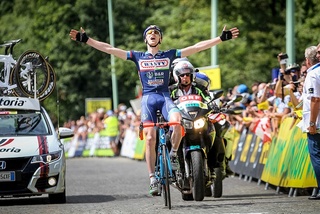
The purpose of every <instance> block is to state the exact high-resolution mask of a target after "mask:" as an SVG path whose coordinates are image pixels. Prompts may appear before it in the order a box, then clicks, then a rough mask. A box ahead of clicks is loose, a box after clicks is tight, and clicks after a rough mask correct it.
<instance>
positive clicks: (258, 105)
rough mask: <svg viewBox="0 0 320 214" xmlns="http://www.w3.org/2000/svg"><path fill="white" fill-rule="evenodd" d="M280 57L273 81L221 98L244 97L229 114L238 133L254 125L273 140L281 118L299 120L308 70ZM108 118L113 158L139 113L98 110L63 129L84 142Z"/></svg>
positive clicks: (137, 121) (241, 86) (240, 87)
mask: <svg viewBox="0 0 320 214" xmlns="http://www.w3.org/2000/svg"><path fill="white" fill-rule="evenodd" d="M281 55H282V53H280V54H279V55H278V61H279V64H280V69H279V70H278V74H277V77H275V78H274V79H273V80H272V81H270V82H255V83H253V84H252V85H250V86H248V85H246V84H239V85H236V86H234V87H233V88H230V89H229V90H228V92H227V93H225V96H224V97H223V98H222V99H225V100H228V99H231V97H232V96H234V95H235V94H241V95H242V96H243V99H242V100H241V101H240V102H238V103H236V104H235V105H236V106H238V107H241V108H242V109H243V110H242V113H240V114H234V115H228V119H229V121H230V122H231V124H232V125H233V127H235V129H236V130H237V131H238V132H239V133H240V132H241V131H242V130H243V129H244V128H248V129H249V130H251V131H252V132H255V128H256V127H257V124H258V123H260V125H262V126H264V129H265V130H270V138H272V137H276V136H277V134H278V131H279V125H280V124H281V121H282V120H283V119H284V118H286V117H294V118H299V117H301V115H299V114H298V113H297V111H296V110H298V109H301V108H302V106H301V94H302V87H303V82H304V78H305V76H306V70H307V68H306V65H305V64H304V62H302V63H301V65H298V64H293V65H286V64H284V63H282V62H281ZM110 116H115V117H116V118H117V119H118V135H117V138H116V142H115V145H111V148H112V149H113V151H114V153H115V155H119V154H120V150H121V145H122V142H123V139H124V137H125V133H126V130H127V129H131V130H135V131H136V132H138V128H139V124H140V112H136V113H135V112H134V111H133V109H132V108H131V107H130V108H128V107H127V106H126V105H125V104H119V105H118V108H117V109H115V110H114V111H112V110H106V109H103V108H99V109H97V111H96V112H93V113H90V114H89V115H87V116H81V117H80V118H79V119H78V120H70V121H68V122H66V123H65V124H64V126H65V127H69V128H71V129H72V130H74V133H75V137H77V138H78V139H79V140H81V141H84V142H85V141H86V140H87V138H88V136H89V135H90V134H92V135H94V134H95V133H99V132H100V131H102V130H106V129H107V128H108V127H107V124H106V123H105V121H106V119H107V118H108V117H110ZM262 121H263V124H262Z"/></svg>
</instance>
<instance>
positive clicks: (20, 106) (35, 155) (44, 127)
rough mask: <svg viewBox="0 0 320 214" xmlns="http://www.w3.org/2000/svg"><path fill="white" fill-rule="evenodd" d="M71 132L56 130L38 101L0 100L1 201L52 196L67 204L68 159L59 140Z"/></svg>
mask: <svg viewBox="0 0 320 214" xmlns="http://www.w3.org/2000/svg"><path fill="white" fill-rule="evenodd" d="M72 136H73V132H72V130H71V129H67V128H59V130H58V131H56V130H55V128H54V126H53V124H52V122H51V119H50V117H49V115H48V113H47V112H46V111H45V109H44V108H43V107H42V106H40V103H39V101H38V100H37V99H33V98H25V97H0V197H1V198H3V197H25V196H36V195H42V194H48V195H49V201H50V203H65V202H66V186H65V183H66V182H65V175H66V159H65V153H64V147H63V144H62V143H61V142H60V139H62V138H66V137H72Z"/></svg>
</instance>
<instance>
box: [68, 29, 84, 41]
mask: <svg viewBox="0 0 320 214" xmlns="http://www.w3.org/2000/svg"><path fill="white" fill-rule="evenodd" d="M69 36H70V38H71V39H72V40H74V41H78V42H83V43H87V41H88V39H89V37H88V36H87V34H86V32H85V31H84V29H83V28H82V27H81V28H80V32H79V31H77V30H74V29H72V30H71V31H70V33H69Z"/></svg>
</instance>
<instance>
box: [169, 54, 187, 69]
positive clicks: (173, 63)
mask: <svg viewBox="0 0 320 214" xmlns="http://www.w3.org/2000/svg"><path fill="white" fill-rule="evenodd" d="M181 61H184V62H189V59H188V58H187V57H182V58H176V59H175V60H173V61H172V63H171V66H170V70H171V71H173V69H174V67H175V66H176V64H177V63H178V62H181Z"/></svg>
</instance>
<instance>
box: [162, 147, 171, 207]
mask: <svg viewBox="0 0 320 214" xmlns="http://www.w3.org/2000/svg"><path fill="white" fill-rule="evenodd" d="M161 149H162V161H163V172H164V178H163V179H164V181H163V183H162V185H163V186H162V191H163V197H164V201H165V206H168V208H169V209H171V197H170V183H169V180H170V179H169V167H168V161H170V160H169V157H167V152H166V151H167V150H166V149H167V147H166V146H165V145H162V146H161Z"/></svg>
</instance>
